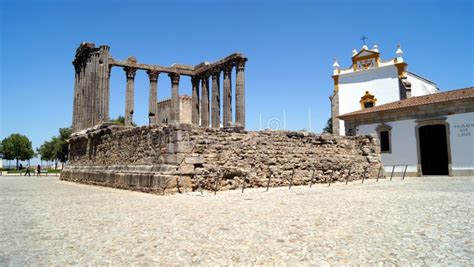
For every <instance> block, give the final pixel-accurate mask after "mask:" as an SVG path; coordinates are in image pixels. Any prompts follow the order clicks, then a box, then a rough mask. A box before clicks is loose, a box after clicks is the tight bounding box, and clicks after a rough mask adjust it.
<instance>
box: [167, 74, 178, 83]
mask: <svg viewBox="0 0 474 267" xmlns="http://www.w3.org/2000/svg"><path fill="white" fill-rule="evenodd" d="M168 76H169V77H170V79H171V83H172V84H178V83H179V78H180V76H179V74H177V73H168Z"/></svg>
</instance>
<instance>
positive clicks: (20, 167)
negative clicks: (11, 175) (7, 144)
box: [18, 163, 23, 175]
mask: <svg viewBox="0 0 474 267" xmlns="http://www.w3.org/2000/svg"><path fill="white" fill-rule="evenodd" d="M18 170H19V171H20V175H21V173H22V171H23V164H21V163H20V165H19V166H18Z"/></svg>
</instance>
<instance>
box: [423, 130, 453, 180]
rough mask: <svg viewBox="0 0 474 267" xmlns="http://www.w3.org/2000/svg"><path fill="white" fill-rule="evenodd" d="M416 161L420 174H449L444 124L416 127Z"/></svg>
mask: <svg viewBox="0 0 474 267" xmlns="http://www.w3.org/2000/svg"><path fill="white" fill-rule="evenodd" d="M418 151H419V153H418V156H419V159H418V162H419V164H420V165H421V173H422V175H449V163H450V157H449V145H448V134H447V127H446V124H432V125H424V126H419V127H418Z"/></svg>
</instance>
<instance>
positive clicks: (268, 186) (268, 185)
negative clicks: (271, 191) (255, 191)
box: [267, 174, 273, 191]
mask: <svg viewBox="0 0 474 267" xmlns="http://www.w3.org/2000/svg"><path fill="white" fill-rule="evenodd" d="M272 176H273V174H270V175H269V176H268V183H267V191H268V188H270V181H271V180H272Z"/></svg>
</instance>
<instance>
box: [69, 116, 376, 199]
mask: <svg viewBox="0 0 474 267" xmlns="http://www.w3.org/2000/svg"><path fill="white" fill-rule="evenodd" d="M69 142H70V157H69V159H70V163H69V165H68V166H67V167H66V168H65V170H64V171H63V172H62V174H61V179H62V180H67V181H75V182H81V183H87V184H96V185H103V186H111V187H117V188H124V189H131V190H139V191H145V192H156V193H165V192H176V191H182V190H183V189H184V186H186V188H187V189H188V190H199V189H200V188H202V189H206V190H214V188H215V184H216V178H218V179H219V180H218V182H217V185H218V186H217V187H218V190H227V189H235V188H239V187H241V186H242V182H243V179H244V178H245V177H247V181H246V184H247V185H246V186H247V187H262V186H266V185H267V182H268V177H269V176H272V179H271V186H282V185H288V184H289V180H290V177H291V176H292V173H293V171H294V174H293V184H294V185H301V184H308V183H309V181H310V179H311V176H312V172H313V169H314V173H315V175H314V180H315V182H326V181H327V180H328V179H329V178H330V177H331V173H333V174H332V177H333V178H332V179H333V180H334V181H336V180H344V179H345V178H346V174H347V172H348V171H349V169H350V170H351V175H350V176H349V179H350V180H355V179H360V178H361V177H362V175H364V171H365V170H367V178H375V177H376V175H377V172H378V169H379V167H380V155H379V152H378V151H379V147H378V141H377V139H375V137H373V136H357V137H344V136H336V135H326V134H325V135H315V134H309V133H305V132H288V131H263V132H233V131H232V129H225V128H224V129H209V128H202V127H195V126H191V125H189V124H177V125H172V126H167V125H153V126H143V127H135V128H131V127H121V126H98V127H96V128H94V129H90V130H88V131H87V132H82V133H81V134H76V135H74V136H73V137H72V138H71V139H70V141H69Z"/></svg>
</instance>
